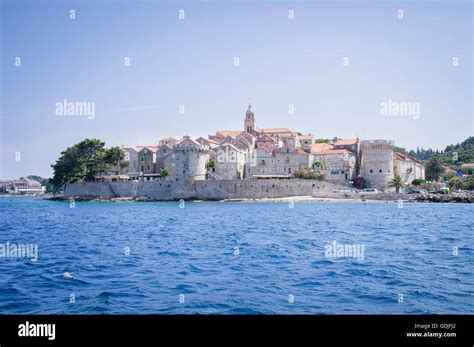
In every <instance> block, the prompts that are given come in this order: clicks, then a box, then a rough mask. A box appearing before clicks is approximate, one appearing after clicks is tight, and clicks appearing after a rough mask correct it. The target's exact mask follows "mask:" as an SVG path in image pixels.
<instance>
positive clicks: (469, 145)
mask: <svg viewBox="0 0 474 347" xmlns="http://www.w3.org/2000/svg"><path fill="white" fill-rule="evenodd" d="M395 150H396V151H399V152H402V153H405V154H408V155H410V156H412V157H415V158H417V159H419V160H422V161H426V160H428V159H430V158H431V157H434V156H436V157H438V158H439V159H441V160H442V161H443V162H444V163H445V164H446V165H449V166H455V167H456V166H460V165H462V164H464V163H474V136H471V137H468V138H467V139H466V140H464V141H463V142H461V143H458V144H456V145H449V146H447V147H446V148H445V149H444V150H443V151H438V150H436V151H434V150H432V149H431V148H428V149H423V148H417V149H416V151H415V150H411V151H406V150H405V148H402V147H395ZM455 153H457V161H456V160H455V159H456V158H455Z"/></svg>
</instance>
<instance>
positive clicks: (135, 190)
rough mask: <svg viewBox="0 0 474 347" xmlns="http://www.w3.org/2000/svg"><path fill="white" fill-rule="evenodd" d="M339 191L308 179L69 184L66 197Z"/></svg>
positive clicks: (238, 195) (218, 197) (199, 196)
mask: <svg viewBox="0 0 474 347" xmlns="http://www.w3.org/2000/svg"><path fill="white" fill-rule="evenodd" d="M338 188H340V187H339V186H336V185H334V184H332V183H329V182H321V181H317V180H305V179H289V180H278V179H274V180H273V179H269V180H205V181H171V180H159V181H143V182H82V183H69V184H67V185H66V188H65V192H64V197H65V198H78V199H97V198H100V199H112V198H144V199H150V200H180V199H184V200H224V199H263V198H283V197H289V196H306V195H312V196H326V195H327V194H330V193H332V192H333V191H334V189H338Z"/></svg>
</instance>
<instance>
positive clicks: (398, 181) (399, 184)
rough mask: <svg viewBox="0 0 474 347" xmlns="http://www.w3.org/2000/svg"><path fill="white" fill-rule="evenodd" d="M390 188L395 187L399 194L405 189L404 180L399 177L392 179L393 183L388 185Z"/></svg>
mask: <svg viewBox="0 0 474 347" xmlns="http://www.w3.org/2000/svg"><path fill="white" fill-rule="evenodd" d="M388 186H389V187H395V192H396V193H397V194H398V193H399V192H400V188H402V187H403V181H402V178H401V177H400V176H398V175H395V176H394V177H393V178H392V181H391V182H390V183H389V184H388Z"/></svg>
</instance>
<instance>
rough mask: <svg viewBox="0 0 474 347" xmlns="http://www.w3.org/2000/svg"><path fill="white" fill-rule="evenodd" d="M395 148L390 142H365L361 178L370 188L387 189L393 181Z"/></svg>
mask: <svg viewBox="0 0 474 347" xmlns="http://www.w3.org/2000/svg"><path fill="white" fill-rule="evenodd" d="M393 146H394V142H393V141H390V140H364V141H361V142H360V148H361V157H362V161H361V172H360V174H361V176H362V177H364V178H365V180H366V181H367V185H368V186H369V187H373V188H378V189H386V188H387V186H388V183H389V182H390V181H391V180H392V179H393Z"/></svg>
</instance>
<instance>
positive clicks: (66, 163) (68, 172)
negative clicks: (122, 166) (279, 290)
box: [51, 139, 125, 187]
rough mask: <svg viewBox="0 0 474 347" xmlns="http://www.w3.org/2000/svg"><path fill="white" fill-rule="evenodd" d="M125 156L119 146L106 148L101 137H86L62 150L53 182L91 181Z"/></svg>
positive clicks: (59, 184) (54, 166)
mask: <svg viewBox="0 0 474 347" xmlns="http://www.w3.org/2000/svg"><path fill="white" fill-rule="evenodd" d="M124 157H125V155H124V153H123V151H122V150H121V149H120V148H119V147H112V148H110V149H107V148H105V142H103V141H100V140H99V139H85V140H82V141H81V142H79V143H77V144H75V145H73V146H72V147H68V148H67V149H66V150H65V151H63V152H61V155H60V157H59V158H58V160H56V163H54V164H53V165H51V167H52V168H53V170H54V175H53V178H52V179H51V184H53V185H54V186H56V187H61V186H63V185H64V184H65V183H69V182H80V181H91V180H93V179H94V176H95V175H97V174H99V173H101V172H106V171H109V170H110V168H111V167H112V166H114V165H118V164H119V163H120V162H121V161H122V160H123V158H124Z"/></svg>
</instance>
